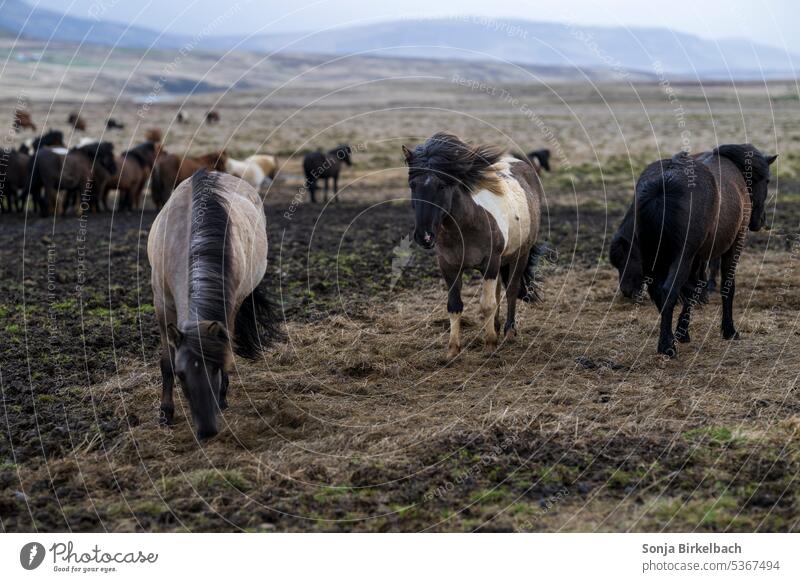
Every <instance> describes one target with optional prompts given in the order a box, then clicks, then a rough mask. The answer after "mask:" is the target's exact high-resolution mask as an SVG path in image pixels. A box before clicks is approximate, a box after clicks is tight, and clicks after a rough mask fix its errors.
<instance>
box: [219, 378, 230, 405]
mask: <svg viewBox="0 0 800 582" xmlns="http://www.w3.org/2000/svg"><path fill="white" fill-rule="evenodd" d="M229 384H230V378H229V377H228V373H227V372H225V371H224V370H223V371H222V384H221V385H220V388H219V409H220V410H225V409H226V408H228V385H229Z"/></svg>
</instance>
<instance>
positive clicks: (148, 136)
mask: <svg viewBox="0 0 800 582" xmlns="http://www.w3.org/2000/svg"><path fill="white" fill-rule="evenodd" d="M144 139H145V140H147V141H150V142H153V143H154V144H159V143H161V140H162V139H163V136H162V134H161V130H160V129H158V128H157V127H151V128H150V129H148V130H147V131H146V132H144Z"/></svg>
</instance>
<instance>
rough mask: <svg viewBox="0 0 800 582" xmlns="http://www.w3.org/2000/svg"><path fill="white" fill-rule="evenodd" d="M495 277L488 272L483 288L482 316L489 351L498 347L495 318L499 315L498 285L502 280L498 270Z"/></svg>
mask: <svg viewBox="0 0 800 582" xmlns="http://www.w3.org/2000/svg"><path fill="white" fill-rule="evenodd" d="M493 274H494V276H493V277H490V276H489V275H488V274H487V275H486V276H485V277H484V279H483V289H482V290H481V316H482V317H483V332H484V345H485V347H486V350H487V351H490V352H493V351H495V350H496V349H497V329H496V328H495V318H496V317H497V308H498V305H497V286H498V285H499V284H500V280H499V279H498V278H497V271H495V272H494V273H493Z"/></svg>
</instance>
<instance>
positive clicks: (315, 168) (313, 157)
mask: <svg viewBox="0 0 800 582" xmlns="http://www.w3.org/2000/svg"><path fill="white" fill-rule="evenodd" d="M352 153H353V150H352V148H350V146H349V145H347V144H340V145H339V146H337V147H336V148H334V149H332V150H330V151H329V152H328V153H327V154H326V153H322V152H321V151H316V152H311V153H308V154H306V156H305V157H304V158H303V173H304V174H305V177H306V183H305V185H306V188H307V189H308V194H309V196H310V197H311V202H312V203H316V201H317V196H316V194H317V180H319V179H320V178H322V179H323V180H325V202H327V201H328V179H329V178H333V196H334V200H335V199H336V194H338V192H339V171H340V170H341V167H342V162H344V163H345V164H347V165H348V166H352V165H353V160H352V158H351V155H352Z"/></svg>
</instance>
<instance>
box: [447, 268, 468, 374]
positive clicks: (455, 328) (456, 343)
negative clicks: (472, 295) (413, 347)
mask: <svg viewBox="0 0 800 582" xmlns="http://www.w3.org/2000/svg"><path fill="white" fill-rule="evenodd" d="M442 275H443V276H444V280H445V283H447V313H448V314H449V316H450V340H449V341H448V344H447V359H448V360H452V359H453V358H455V357H456V356H458V354H460V353H461V314H462V313H463V312H464V303H463V302H462V301H461V283H462V277H461V269H460V268H456V269H444V268H443V269H442Z"/></svg>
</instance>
